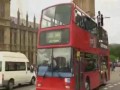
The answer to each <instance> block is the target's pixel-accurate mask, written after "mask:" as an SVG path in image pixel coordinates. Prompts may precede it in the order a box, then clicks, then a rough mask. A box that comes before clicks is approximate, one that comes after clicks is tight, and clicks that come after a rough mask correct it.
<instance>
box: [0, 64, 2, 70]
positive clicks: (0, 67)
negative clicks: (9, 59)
mask: <svg viewBox="0 0 120 90" xmlns="http://www.w3.org/2000/svg"><path fill="white" fill-rule="evenodd" d="M1 71H2V62H0V72H1Z"/></svg>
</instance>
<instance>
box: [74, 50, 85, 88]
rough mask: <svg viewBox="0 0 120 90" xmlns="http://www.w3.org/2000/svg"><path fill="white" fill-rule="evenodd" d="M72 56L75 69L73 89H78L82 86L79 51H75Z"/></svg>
mask: <svg viewBox="0 0 120 90" xmlns="http://www.w3.org/2000/svg"><path fill="white" fill-rule="evenodd" d="M74 54H75V57H74V61H75V62H74V63H75V64H74V65H75V66H74V70H75V90H80V88H81V87H82V82H83V80H82V70H81V69H80V68H81V58H80V52H79V51H76V52H75V53H74Z"/></svg>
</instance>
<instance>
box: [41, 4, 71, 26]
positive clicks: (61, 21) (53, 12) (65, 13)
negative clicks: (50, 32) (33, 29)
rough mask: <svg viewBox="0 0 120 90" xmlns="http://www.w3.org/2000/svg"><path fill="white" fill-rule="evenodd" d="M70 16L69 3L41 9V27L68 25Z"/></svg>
mask: <svg viewBox="0 0 120 90" xmlns="http://www.w3.org/2000/svg"><path fill="white" fill-rule="evenodd" d="M70 17H71V5H57V6H53V7H50V8H47V9H45V10H43V12H42V22H41V28H47V27H52V26H58V25H68V24H69V23H70Z"/></svg>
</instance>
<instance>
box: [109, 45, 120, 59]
mask: <svg viewBox="0 0 120 90" xmlns="http://www.w3.org/2000/svg"><path fill="white" fill-rule="evenodd" d="M110 58H111V60H115V59H117V58H119V59H120V44H111V45H110Z"/></svg>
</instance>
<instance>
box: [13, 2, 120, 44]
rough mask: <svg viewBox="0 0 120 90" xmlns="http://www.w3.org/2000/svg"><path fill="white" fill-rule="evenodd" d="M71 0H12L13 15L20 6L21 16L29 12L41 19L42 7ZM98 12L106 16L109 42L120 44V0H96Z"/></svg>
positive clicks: (30, 17) (105, 22)
mask: <svg viewBox="0 0 120 90" xmlns="http://www.w3.org/2000/svg"><path fill="white" fill-rule="evenodd" d="M70 1H71V0H11V16H14V17H16V16H17V15H16V12H17V10H18V8H19V10H20V12H21V17H22V18H25V14H26V13H28V14H29V19H30V20H33V16H34V15H35V16H36V17H37V21H38V22H39V20H40V13H41V10H42V8H45V7H47V6H49V5H53V4H56V3H61V2H62V3H63V2H70ZM95 2H96V5H95V7H96V11H95V12H96V14H97V11H101V13H102V14H103V15H104V16H105V17H110V18H108V19H104V24H105V25H104V28H105V29H106V30H107V31H108V36H109V42H110V43H119V44H120V12H119V10H120V5H119V4H120V0H95Z"/></svg>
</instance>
